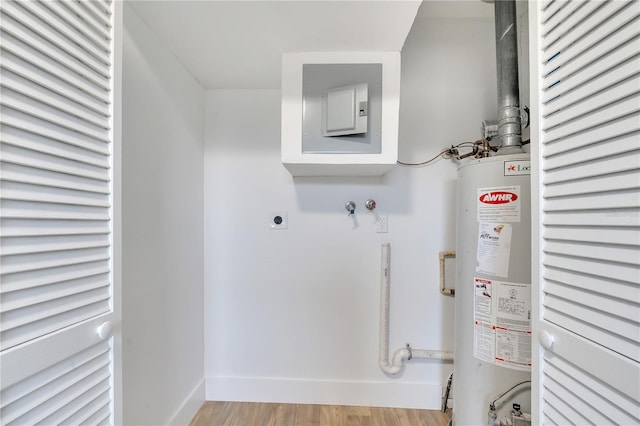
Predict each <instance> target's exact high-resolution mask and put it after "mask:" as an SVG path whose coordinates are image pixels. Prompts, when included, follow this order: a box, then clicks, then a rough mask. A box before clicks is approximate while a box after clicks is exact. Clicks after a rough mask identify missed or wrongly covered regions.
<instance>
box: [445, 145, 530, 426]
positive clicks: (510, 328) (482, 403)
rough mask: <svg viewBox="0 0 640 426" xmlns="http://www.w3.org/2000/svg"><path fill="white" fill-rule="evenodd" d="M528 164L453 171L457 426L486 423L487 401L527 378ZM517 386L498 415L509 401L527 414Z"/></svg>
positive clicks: (510, 159) (504, 160) (526, 398)
mask: <svg viewBox="0 0 640 426" xmlns="http://www.w3.org/2000/svg"><path fill="white" fill-rule="evenodd" d="M528 164H529V156H528V154H515V155H503V156H496V157H490V158H484V159H480V160H471V161H469V162H466V163H465V164H463V165H462V166H460V167H459V168H458V216H457V237H456V238H457V240H456V265H457V273H456V298H455V310H456V335H455V360H454V381H455V380H456V379H457V380H458V382H457V383H454V386H453V390H454V401H455V406H454V412H453V421H454V424H457V425H472V424H473V425H479V424H487V412H488V409H489V403H490V402H491V399H493V398H494V397H496V396H497V395H498V394H499V393H501V392H502V391H505V390H507V389H508V388H509V387H511V385H513V384H515V383H517V382H521V381H525V380H530V375H531V373H530V371H528V370H529V369H530V363H531V333H530V327H531V326H530V315H531V314H530V312H531V305H530V303H531V288H530V287H531V286H530V280H531V214H530V209H531V199H530V198H531V197H530V190H531V189H530V176H529V175H528V174H520V173H527V172H528V170H529V167H528ZM498 303H500V305H498ZM507 305H508V306H507ZM496 316H497V318H496ZM527 364H528V365H527ZM507 367H510V368H507ZM514 368H516V369H514ZM518 368H519V369H521V370H518ZM522 389H523V390H524V391H520V392H519V393H518V392H515V393H512V394H510V395H507V396H505V398H503V399H502V400H501V401H502V402H503V404H502V405H497V407H496V408H497V409H498V418H501V417H502V416H503V415H505V414H506V413H508V410H509V408H510V407H511V403H512V402H517V403H519V404H521V406H522V410H523V411H524V412H530V407H531V402H530V401H531V395H530V391H529V387H523V388H522ZM505 411H506V413H505Z"/></svg>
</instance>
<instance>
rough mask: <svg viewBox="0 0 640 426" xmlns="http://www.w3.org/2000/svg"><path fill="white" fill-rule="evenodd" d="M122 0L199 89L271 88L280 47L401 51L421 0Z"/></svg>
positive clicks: (290, 49) (276, 77) (275, 83)
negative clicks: (196, 81)
mask: <svg viewBox="0 0 640 426" xmlns="http://www.w3.org/2000/svg"><path fill="white" fill-rule="evenodd" d="M127 3H128V4H131V5H132V6H133V8H134V9H135V11H136V12H137V13H138V15H140V18H142V20H143V21H145V22H146V23H147V25H148V26H149V27H150V28H151V29H152V31H154V32H155V33H156V34H157V36H158V37H159V38H160V39H161V40H162V42H163V43H164V44H165V45H166V46H167V47H168V48H169V49H170V50H171V51H172V52H173V53H174V54H175V55H176V56H177V58H178V60H179V61H180V62H182V64H183V65H184V66H185V67H186V68H187V69H188V70H189V71H190V72H191V73H192V74H193V75H194V76H195V78H196V79H197V80H198V81H199V82H200V84H201V85H202V86H203V87H204V88H206V89H221V88H234V89H256V88H258V89H269V88H279V87H280V62H281V55H282V52H314V51H316V52H322V51H327V52H331V51H400V50H401V49H402V45H403V43H404V41H405V39H406V37H407V34H408V33H409V30H410V29H411V25H412V24H413V21H414V19H415V17H416V13H417V12H418V8H419V6H420V3H421V1H420V0H392V1H379V0H355V1H344V0H340V1H331V0H321V1H318V0H316V1H308V0H297V1H239V0H235V1H214V0H209V1H184V0H173V1H130V2H127Z"/></svg>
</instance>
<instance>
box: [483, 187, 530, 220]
mask: <svg viewBox="0 0 640 426" xmlns="http://www.w3.org/2000/svg"><path fill="white" fill-rule="evenodd" d="M477 205H478V222H520V185H513V186H494V187H491V188H478V201H477Z"/></svg>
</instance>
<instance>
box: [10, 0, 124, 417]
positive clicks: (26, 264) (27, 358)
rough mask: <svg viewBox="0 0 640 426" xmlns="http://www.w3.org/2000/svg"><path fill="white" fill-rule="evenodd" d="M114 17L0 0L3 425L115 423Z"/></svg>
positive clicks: (102, 4) (93, 6) (99, 9)
mask: <svg viewBox="0 0 640 426" xmlns="http://www.w3.org/2000/svg"><path fill="white" fill-rule="evenodd" d="M112 8H113V4H112V3H111V1H97V0H96V1H85V0H83V1H70V0H65V1H28V0H24V1H22V0H21V1H5V0H3V1H2V2H0V26H1V35H0V37H1V38H0V45H1V53H0V55H1V57H0V72H1V74H0V90H1V92H0V108H1V110H0V119H1V126H2V127H1V133H0V136H1V138H0V185H1V187H0V198H1V205H0V220H1V224H0V225H1V227H0V231H1V234H0V238H1V241H0V262H1V263H0V268H1V269H0V279H1V281H0V351H1V352H0V357H1V358H0V361H1V365H0V367H1V373H0V374H1V375H0V385H1V389H0V392H1V394H0V404H1V412H0V414H1V415H0V423H1V424H3V425H14V424H15V425H33V424H61V423H65V424H81V423H89V424H103V423H106V424H109V423H112V421H113V418H112V415H111V412H112V408H113V407H112V359H113V353H112V339H111V338H110V333H109V323H110V322H111V321H112V320H113V317H112V312H113V306H112V292H113V289H112V260H111V259H112V227H113V226H112V225H113V224H112V196H113V194H112V150H113V144H112V135H113V132H112V106H111V105H112V93H113V91H112V83H113V79H112V69H113V67H112V56H113V55H112V50H113V49H112V46H113V40H112V37H113V36H112V34H113V25H112V17H113V10H112ZM101 325H104V326H103V327H102V329H101V330H102V335H101V336H99V335H98V333H97V330H98V328H99V327H100V326H101Z"/></svg>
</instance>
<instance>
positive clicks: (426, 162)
mask: <svg viewBox="0 0 640 426" xmlns="http://www.w3.org/2000/svg"><path fill="white" fill-rule="evenodd" d="M447 152H449V149H443V150H442V151H440V153H439V154H438V155H436V156H435V157H433V158H432V159H431V160H427V161H423V162H422V163H404V162H402V161H398V164H400V165H402V166H426V165H427V164H429V163H431V162H433V161H435V160H437V159H438V158H440V157H442V156H443V155H444V154H446V153H447Z"/></svg>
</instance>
